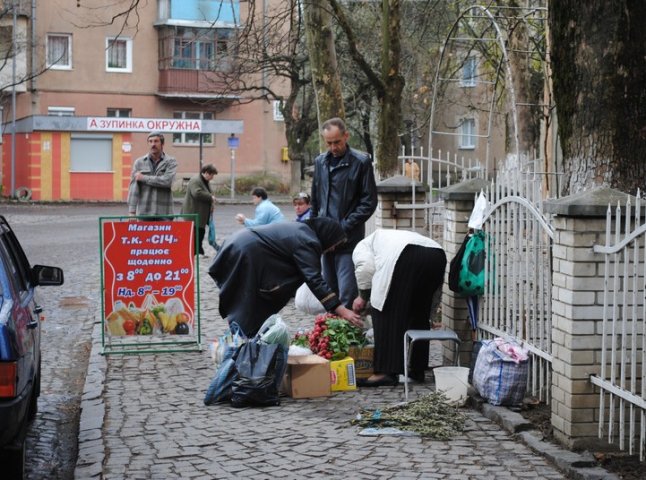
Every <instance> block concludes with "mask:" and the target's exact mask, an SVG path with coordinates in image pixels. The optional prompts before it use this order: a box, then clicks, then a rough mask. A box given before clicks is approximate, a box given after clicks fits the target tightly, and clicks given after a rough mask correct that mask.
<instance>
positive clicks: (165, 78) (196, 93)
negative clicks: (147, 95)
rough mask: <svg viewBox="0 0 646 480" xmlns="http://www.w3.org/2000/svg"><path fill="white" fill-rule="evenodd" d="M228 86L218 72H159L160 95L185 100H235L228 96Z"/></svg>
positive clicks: (171, 70) (169, 70)
mask: <svg viewBox="0 0 646 480" xmlns="http://www.w3.org/2000/svg"><path fill="white" fill-rule="evenodd" d="M226 90H227V89H226V85H225V83H224V81H223V80H222V77H221V75H220V74H218V72H210V71H206V70H190V69H180V68H169V69H166V70H160V71H159V88H158V94H159V95H160V96H164V97H183V98H190V97H195V98H234V96H233V95H228V94H226Z"/></svg>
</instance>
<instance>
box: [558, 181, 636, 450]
mask: <svg viewBox="0 0 646 480" xmlns="http://www.w3.org/2000/svg"><path fill="white" fill-rule="evenodd" d="M627 198H628V195H626V194H624V193H621V192H618V191H616V190H611V189H596V190H591V191H587V192H584V193H580V194H576V195H571V196H569V197H564V198H561V199H558V200H551V201H547V202H545V211H546V212H547V213H552V214H555V215H556V216H555V217H554V219H553V222H552V225H553V227H554V243H553V248H552V255H553V267H552V269H553V273H552V357H553V360H552V403H551V408H552V425H553V427H554V436H555V438H557V439H558V440H559V442H561V443H562V444H564V445H566V446H567V447H568V448H570V449H597V448H598V449H604V448H605V449H607V448H608V443H607V440H604V439H599V438H598V429H599V426H598V420H599V392H598V391H597V390H596V389H595V388H594V387H593V385H592V383H591V382H590V380H589V377H590V375H592V374H598V373H599V371H600V358H601V332H602V321H603V288H604V260H605V259H604V256H603V255H600V254H595V253H594V252H593V250H592V247H593V245H595V244H601V245H603V244H604V243H605V230H606V219H605V215H606V211H607V209H608V205H609V204H610V205H616V204H617V202H618V201H620V202H621V203H622V204H625V202H626V199H627ZM632 202H633V205H634V198H633V199H632Z"/></svg>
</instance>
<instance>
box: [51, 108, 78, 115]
mask: <svg viewBox="0 0 646 480" xmlns="http://www.w3.org/2000/svg"><path fill="white" fill-rule="evenodd" d="M74 112H75V110H74V107H47V115H51V116H53V117H73V116H74Z"/></svg>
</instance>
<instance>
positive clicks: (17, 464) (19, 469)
mask: <svg viewBox="0 0 646 480" xmlns="http://www.w3.org/2000/svg"><path fill="white" fill-rule="evenodd" d="M0 465H2V470H3V475H2V476H3V478H12V479H16V480H22V479H23V478H24V476H25V442H24V440H23V442H22V444H21V445H20V447H19V448H11V449H9V448H7V449H4V450H2V451H1V452H0ZM5 474H6V475H7V476H6V477H5Z"/></svg>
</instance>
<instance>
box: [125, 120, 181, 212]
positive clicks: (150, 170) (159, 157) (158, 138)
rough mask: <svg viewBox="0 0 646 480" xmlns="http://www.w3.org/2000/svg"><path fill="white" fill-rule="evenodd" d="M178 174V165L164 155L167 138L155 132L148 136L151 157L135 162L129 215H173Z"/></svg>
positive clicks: (144, 157)
mask: <svg viewBox="0 0 646 480" xmlns="http://www.w3.org/2000/svg"><path fill="white" fill-rule="evenodd" d="M176 172H177V161H176V160H175V158H174V157H171V156H170V155H166V154H165V153H164V136H163V135H162V134H161V133H159V132H151V133H150V134H149V135H148V154H147V155H145V156H143V157H140V158H138V159H137V160H135V163H134V164H133V165H132V174H131V176H130V187H129V188H128V214H129V215H130V216H135V215H160V216H161V215H172V214H173V192H172V186H173V180H175V173H176ZM148 220H151V219H150V218H148Z"/></svg>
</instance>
